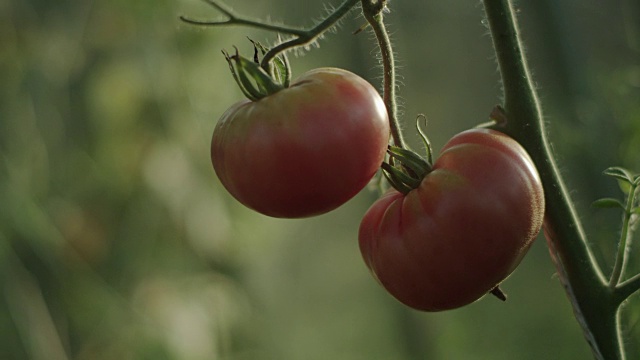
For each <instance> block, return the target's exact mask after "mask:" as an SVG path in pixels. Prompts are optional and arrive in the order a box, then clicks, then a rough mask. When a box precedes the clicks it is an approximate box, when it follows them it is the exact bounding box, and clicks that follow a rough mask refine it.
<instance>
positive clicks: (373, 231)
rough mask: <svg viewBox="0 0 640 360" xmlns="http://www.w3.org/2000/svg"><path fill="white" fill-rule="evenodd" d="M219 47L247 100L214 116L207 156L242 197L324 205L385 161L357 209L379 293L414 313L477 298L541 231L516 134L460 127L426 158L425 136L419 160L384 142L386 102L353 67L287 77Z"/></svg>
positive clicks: (528, 166)
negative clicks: (384, 183)
mask: <svg viewBox="0 0 640 360" xmlns="http://www.w3.org/2000/svg"><path fill="white" fill-rule="evenodd" d="M226 56H227V60H229V62H230V65H231V68H232V72H233V74H234V77H235V78H236V80H237V81H238V84H239V85H240V88H241V89H242V90H243V92H244V93H245V95H247V97H248V98H249V99H248V100H244V101H241V102H239V103H237V104H235V105H233V106H232V107H231V108H230V109H229V110H227V112H225V113H224V115H223V116H222V118H221V119H220V120H219V121H218V123H217V125H216V127H215V130H214V133H213V138H212V143H211V160H212V163H213V167H214V169H215V172H216V174H217V175H218V177H219V179H220V181H221V183H222V185H223V186H224V187H225V188H226V189H227V190H228V191H229V193H231V195H233V196H234V197H235V198H236V199H237V200H238V201H239V202H241V203H242V204H244V205H246V206H247V207H249V208H251V209H254V210H256V211H258V212H260V213H262V214H265V215H269V216H273V217H283V218H299V217H307V216H313V215H318V214H322V213H325V212H328V211H331V210H333V209H335V208H337V207H339V206H340V205H342V204H344V203H345V202H346V201H348V200H349V199H350V198H352V197H353V196H354V195H355V194H357V193H358V192H359V191H360V190H362V188H363V187H364V186H365V185H366V184H367V183H368V182H369V181H370V180H371V178H372V177H373V176H374V174H375V173H376V171H377V170H378V169H379V168H380V167H381V166H382V169H383V173H384V174H385V175H386V176H387V178H388V179H389V181H390V183H391V184H392V186H394V187H395V188H396V189H397V190H391V191H389V192H387V193H386V194H385V195H383V196H382V197H381V198H380V199H379V200H378V201H377V202H376V203H374V204H373V206H372V207H371V208H370V209H369V210H368V212H367V213H366V214H365V216H364V218H363V219H362V222H361V224H360V230H359V244H360V250H361V252H362V255H363V258H364V261H365V263H366V265H367V266H368V267H369V269H370V270H371V272H372V273H373V274H374V276H375V277H376V278H377V279H378V281H379V282H380V283H381V284H382V285H383V286H384V287H385V288H386V289H387V291H389V293H391V294H392V295H393V296H394V297H396V298H397V299H398V300H399V301H401V302H402V303H404V304H406V305H408V306H410V307H413V308H415V309H419V310H425V311H439V310H447V309H453V308H457V307H460V306H463V305H466V304H469V303H471V302H473V301H476V300H477V299H479V298H480V297H482V296H483V295H485V294H487V293H488V292H491V291H492V290H494V291H495V290H496V289H498V285H499V284H500V283H501V282H502V281H503V280H504V279H505V278H506V277H507V276H509V275H510V274H511V272H512V271H513V270H514V269H515V267H516V266H517V265H518V264H519V263H520V261H521V259H522V257H523V256H524V255H525V253H526V252H527V250H528V248H529V246H530V245H531V243H532V241H533V240H534V238H535V237H536V236H537V234H538V232H539V231H540V227H541V225H542V220H543V213H544V194H543V190H542V185H541V182H540V178H539V176H538V173H537V172H536V169H535V167H534V166H533V163H532V161H531V159H530V158H529V156H528V155H527V153H526V152H525V150H524V149H523V148H522V147H521V146H520V145H519V144H518V143H517V142H516V141H514V140H513V139H511V138H509V137H508V136H506V135H505V134H502V133H500V132H497V131H493V130H487V129H474V130H469V131H465V132H462V133H460V134H458V135H456V136H454V137H453V138H452V139H451V140H450V141H449V142H448V143H447V144H446V145H445V146H444V148H443V149H442V152H441V155H440V157H439V158H438V159H437V160H436V161H435V163H433V164H431V149H430V145H428V140H427V139H426V137H425V138H424V140H425V143H426V144H427V148H428V156H427V159H424V158H422V157H420V156H419V155H417V154H415V153H413V152H412V151H409V150H406V149H402V148H399V147H388V142H389V132H390V124H389V119H388V115H387V111H386V108H385V105H384V103H383V101H382V99H381V97H380V95H379V94H378V92H377V91H376V90H375V89H374V88H373V87H372V86H371V85H370V84H369V83H368V82H366V81H365V80H363V79H362V78H360V77H359V76H357V75H355V74H353V73H351V72H348V71H345V70H341V69H335V68H323V69H317V70H312V71H309V72H307V73H305V74H303V75H302V76H301V77H300V78H299V79H298V80H297V81H294V82H293V83H291V84H290V83H289V79H288V76H287V75H288V71H279V72H277V73H276V75H278V76H277V77H278V78H281V79H284V81H281V82H272V77H274V76H273V74H267V73H266V71H264V70H263V69H262V68H261V67H259V66H258V65H257V64H256V63H254V62H249V61H248V60H246V59H243V58H241V57H239V55H237V54H236V56H233V57H231V56H228V54H226ZM234 64H235V67H234ZM279 64H280V65H286V61H284V60H280V62H279ZM277 68H278V69H285V70H286V68H284V67H282V66H278V67H277ZM249 76H251V77H252V78H253V81H250V80H249ZM387 153H388V154H389V159H388V162H385V154H387Z"/></svg>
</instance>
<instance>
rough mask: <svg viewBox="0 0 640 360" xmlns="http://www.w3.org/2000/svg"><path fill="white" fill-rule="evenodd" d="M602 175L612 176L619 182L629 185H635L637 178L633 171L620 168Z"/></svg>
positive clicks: (609, 170)
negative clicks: (635, 178)
mask: <svg viewBox="0 0 640 360" xmlns="http://www.w3.org/2000/svg"><path fill="white" fill-rule="evenodd" d="M602 173H603V174H605V175H607V176H611V177H614V178H616V179H618V180H621V181H624V182H625V183H627V184H631V183H633V181H634V177H635V176H634V175H633V173H632V172H631V171H629V170H627V169H625V168H622V167H619V166H615V167H610V168H608V169H606V170H605V171H603V172H602Z"/></svg>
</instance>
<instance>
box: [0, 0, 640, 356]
mask: <svg viewBox="0 0 640 360" xmlns="http://www.w3.org/2000/svg"><path fill="white" fill-rule="evenodd" d="M230 4H231V5H233V6H234V7H235V8H237V10H238V11H241V12H243V13H246V14H251V15H254V16H256V17H258V16H259V17H263V18H264V17H266V16H271V17H273V19H275V20H278V21H283V22H286V23H289V24H293V25H299V26H309V25H311V24H312V19H318V18H319V17H321V16H322V14H324V6H325V4H323V3H322V2H320V1H317V2H313V3H307V2H301V1H291V0H269V1H260V2H255V1H249V0H243V1H237V3H236V2H231V1H230ZM334 5H335V4H334ZM391 6H392V12H391V13H390V14H389V15H388V20H389V22H390V25H389V27H390V29H391V31H392V32H393V38H394V40H395V43H396V50H397V52H398V54H399V64H400V66H401V69H400V73H401V75H402V78H403V86H402V88H401V96H402V98H403V99H402V102H403V114H404V118H405V121H406V123H407V124H412V122H413V119H414V118H415V116H416V114H418V113H426V114H427V115H428V116H429V119H430V123H429V131H430V136H431V137H432V141H433V143H434V146H435V148H436V149H437V148H439V147H440V146H441V145H442V144H443V143H444V142H445V141H446V139H447V138H449V137H450V136H451V135H453V134H454V133H456V132H458V131H461V130H463V129H465V128H468V127H471V126H474V125H475V124H477V123H480V122H483V121H485V120H486V118H487V116H488V113H489V111H490V110H491V108H492V107H493V105H494V104H495V103H496V102H498V100H499V91H500V87H499V83H498V74H497V73H496V70H495V69H496V65H495V63H494V61H493V59H492V57H493V55H492V49H491V41H490V38H489V37H488V36H487V35H486V33H487V30H486V28H485V27H483V25H482V8H481V6H479V5H478V6H474V5H473V4H471V3H469V2H448V1H429V2H426V1H424V2H411V4H409V2H404V3H403V2H397V3H395V2H392V3H391ZM639 7H640V5H639V4H638V2H637V1H633V0H615V1H610V2H601V1H595V0H588V1H578V0H569V1H562V2H556V1H553V0H544V1H542V0H541V1H536V2H523V4H522V9H521V12H520V15H521V18H522V21H523V32H524V35H525V40H526V41H527V43H528V45H529V55H530V60H531V64H532V67H533V68H534V70H535V73H536V78H537V79H538V82H539V83H538V85H539V87H540V93H541V95H542V100H543V102H544V105H545V110H546V115H547V119H548V122H549V125H550V136H551V139H552V141H553V144H554V147H555V150H556V152H557V154H558V156H559V161H560V163H561V164H562V169H563V172H564V174H565V175H566V176H567V179H568V183H569V186H570V188H571V189H573V191H572V195H573V196H574V197H575V200H576V201H577V204H578V206H579V209H580V213H581V215H582V218H583V219H584V220H585V225H586V228H587V230H588V232H589V234H590V235H591V236H592V237H591V242H592V243H593V244H594V246H595V247H596V250H597V255H598V257H599V258H600V259H602V261H605V262H606V264H607V266H608V267H607V269H608V268H610V266H611V262H610V259H612V258H613V247H614V245H615V241H616V238H617V231H618V230H617V229H618V226H619V221H620V216H619V214H615V213H613V212H611V213H609V212H603V211H595V210H593V209H590V208H589V207H588V206H589V204H590V203H591V201H593V200H595V199H597V198H600V197H605V196H614V195H616V194H617V192H618V191H619V190H618V189H617V188H616V185H615V183H613V182H612V181H610V180H609V179H607V178H606V177H604V176H602V175H601V171H602V170H603V169H605V168H607V167H609V166H613V165H620V166H624V167H628V168H631V169H635V170H640V157H639V156H638V154H640V121H639V120H640V102H639V101H638V99H640V56H639V55H640V54H639V53H640V17H639V15H638V14H640V8H639ZM179 14H189V15H191V16H194V17H196V16H197V17H201V18H215V17H216V16H218V14H216V13H215V11H214V10H213V9H212V8H211V7H208V6H207V5H206V4H204V3H203V2H200V1H196V0H180V1H168V0H160V1H159V0H155V1H150V0H138V1H124V0H112V1H91V0H84V1H83V0H62V1H56V2H51V1H44V0H9V1H8V2H6V1H5V2H2V3H0V44H2V45H0V76H1V78H2V86H0V91H1V94H0V95H1V96H0V152H1V157H0V276H1V282H0V283H1V285H2V287H1V289H0V290H1V293H0V334H1V337H0V358H2V359H48V360H55V359H82V360H84V359H123V360H124V359H185V360H190V359H193V360H196V359H282V360H287V359H308V360H314V359H367V360H373V359H399V360H402V359H427V358H428V359H513V360H526V359H585V358H589V357H590V355H589V354H590V353H589V349H588V347H587V345H586V343H585V342H584V341H583V338H582V334H581V331H580V328H579V326H578V325H577V323H576V322H575V320H574V318H573V316H572V312H571V308H570V306H569V303H568V301H567V300H566V298H565V295H564V293H563V290H562V289H561V286H560V285H559V282H558V279H557V277H556V276H555V275H554V272H555V270H554V269H553V267H552V265H551V262H550V260H549V257H548V255H547V253H546V247H545V244H544V241H543V240H542V239H540V241H538V242H537V243H536V244H535V245H534V247H533V249H532V250H531V252H530V255H529V256H528V257H527V258H526V259H525V260H524V262H523V264H522V266H521V267H520V268H519V269H518V270H517V271H516V272H515V273H514V275H513V276H512V277H511V278H510V279H509V280H507V282H506V283H505V284H504V288H505V290H506V291H507V292H508V294H509V296H510V300H509V301H508V302H506V303H500V302H498V301H496V300H494V299H492V298H487V299H483V300H481V301H479V302H477V303H474V304H472V305H470V306H468V307H465V308H463V309H459V310H455V311H450V312H445V313H435V314H425V313H417V312H414V311H411V310H407V309H405V308H404V307H402V306H401V305H399V304H398V303H397V302H395V301H394V300H393V299H391V298H390V297H389V296H388V295H387V294H386V293H385V292H384V291H382V289H381V288H380V287H379V286H378V285H377V284H376V283H375V281H374V280H373V279H372V278H371V276H370V275H369V274H368V272H367V271H366V268H365V266H364V264H363V263H362V261H361V259H360V257H359V256H360V255H359V251H358V248H357V228H358V221H359V218H360V217H361V216H362V214H363V213H364V211H365V210H366V208H367V207H368V206H369V204H371V203H372V201H373V200H374V199H375V193H374V192H369V191H363V193H361V194H360V195H358V196H357V197H356V198H355V199H353V200H352V201H350V202H349V203H348V204H346V205H345V206H344V207H342V208H340V209H338V210H336V211H335V212H332V213H330V214H326V215H323V216H320V217H317V218H312V219H306V220H295V221H292V220H278V219H271V218H267V217H264V216H261V215H259V214H256V213H253V212H251V211H250V210H247V209H244V208H242V207H241V206H240V205H238V204H237V203H236V202H235V201H234V200H233V199H231V198H230V197H229V196H228V195H227V194H226V193H225V191H224V189H223V188H222V187H221V185H220V183H219V182H218V181H217V179H216V177H215V175H214V174H213V171H212V169H211V166H210V164H209V141H210V136H211V132H212V130H213V127H214V125H215V122H216V120H217V118H218V116H219V115H220V114H221V113H222V112H223V111H224V110H225V108H226V107H228V106H229V105H231V104H232V103H233V102H235V101H237V100H239V99H240V98H241V94H240V92H239V90H238V89H236V86H235V85H234V82H233V80H232V79H231V77H230V75H229V74H228V68H227V65H226V64H225V62H224V59H223V57H222V56H221V54H220V53H219V51H220V50H221V49H222V48H227V49H229V48H231V46H232V45H238V46H239V47H240V49H241V50H242V51H243V52H245V53H248V52H250V51H251V48H250V45H249V43H248V41H247V40H246V36H250V37H252V38H255V39H257V40H263V39H264V40H271V41H273V40H274V36H273V34H266V33H264V32H260V31H257V30H255V29H244V28H242V29H240V28H237V27H234V28H227V29H215V30H212V29H198V28H194V27H191V26H188V25H184V24H181V23H179V21H178V20H177V16H178V15H179ZM362 23H363V19H362V18H361V17H358V16H355V15H351V16H350V17H349V18H348V19H347V20H346V21H344V22H343V24H342V28H341V29H340V31H339V33H338V34H333V33H331V34H328V35H327V37H326V39H324V40H323V41H322V42H321V43H320V44H321V47H320V48H319V49H313V50H312V51H311V52H308V53H307V54H306V56H304V57H295V58H293V59H292V63H293V66H294V67H295V68H294V71H295V73H297V74H299V73H302V72H303V71H305V70H308V69H310V68H313V67H318V66H340V67H343V68H347V69H350V70H352V71H355V72H357V73H359V74H361V75H362V76H364V77H366V78H368V79H369V80H371V81H372V82H373V83H378V82H379V81H380V72H379V68H378V64H377V59H376V55H375V54H376V51H375V46H374V42H372V41H371V36H368V35H366V34H362V35H359V36H352V35H350V32H351V31H352V30H355V29H357V28H358V27H359V26H360V25H362ZM412 129H413V127H412V126H410V125H407V126H406V132H407V136H408V137H410V138H414V141H415V144H416V146H417V144H418V141H417V137H415V136H414V135H415V134H414V131H413V130H412ZM636 238H637V237H636ZM637 241H640V239H639V240H637ZM637 241H636V242H637ZM636 245H637V244H636ZM637 249H638V247H635V248H634V252H635V253H636V254H637V253H638V251H637ZM635 259H636V260H635V261H634V262H632V263H631V269H630V272H638V271H640V256H635ZM637 300H638V296H636V298H635V299H633V301H631V302H630V303H629V306H628V307H627V308H626V311H625V316H624V324H625V328H624V332H625V336H626V340H627V346H628V347H629V351H630V353H631V354H638V353H640V348H639V346H640V344H639V343H640V342H639V341H638V339H640V325H638V323H639V322H640V310H639V308H640V306H638V301H637Z"/></svg>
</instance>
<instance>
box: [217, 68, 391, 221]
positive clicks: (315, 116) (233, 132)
mask: <svg viewBox="0 0 640 360" xmlns="http://www.w3.org/2000/svg"><path fill="white" fill-rule="evenodd" d="M388 140H389V121H388V117H387V112H386V109H385V106H384V103H383V101H382V99H381V97H380V95H379V94H378V92H377V91H376V90H375V89H374V88H373V86H371V85H370V84H369V83H368V82H366V81H365V80H364V79H362V78H360V77H359V76H357V75H355V74H353V73H351V72H348V71H346V70H342V69H335V68H324V69H316V70H312V71H309V72H307V73H305V74H303V75H302V76H301V77H300V78H298V80H297V81H295V82H293V83H292V84H291V86H290V87H288V88H285V89H283V90H280V91H278V92H276V93H274V94H271V95H268V96H266V97H265V98H262V99H260V100H258V101H249V100H245V101H241V102H240V103H237V104H236V105H234V106H233V107H231V108H230V109H229V110H227V112H226V113H225V114H224V115H223V116H222V118H221V119H220V120H219V122H218V124H217V125H216V128H215V130H214V133H213V139H212V144H211V160H212V163H213V167H214V169H215V171H216V174H217V175H218V177H219V178H220V181H221V182H222V184H223V185H224V187H225V188H226V189H227V190H228V191H229V192H230V193H231V194H232V195H233V196H234V197H235V198H236V199H237V200H238V201H240V202H241V203H243V204H244V205H246V206H248V207H249V208H252V209H254V210H256V211H258V212H260V213H262V214H265V215H269V216H273V217H284V218H300V217H307V216H312V215H318V214H321V213H324V212H327V211H330V210H333V209H335V208H337V207H338V206H340V205H342V204H343V203H345V202H346V201H347V200H349V199H350V198H352V197H353V196H354V195H356V194H357V193H358V192H359V191H360V190H362V188H363V187H364V186H365V185H366V184H367V183H368V182H369V180H370V179H371V178H372V177H373V175H374V174H375V173H376V171H377V169H378V168H379V167H380V164H381V163H382V161H383V159H384V154H385V151H386V149H387V143H388Z"/></svg>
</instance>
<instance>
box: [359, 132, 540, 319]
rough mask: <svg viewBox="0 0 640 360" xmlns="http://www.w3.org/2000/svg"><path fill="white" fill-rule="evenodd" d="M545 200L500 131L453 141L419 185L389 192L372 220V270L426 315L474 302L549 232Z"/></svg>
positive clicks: (363, 232)
mask: <svg viewBox="0 0 640 360" xmlns="http://www.w3.org/2000/svg"><path fill="white" fill-rule="evenodd" d="M543 216H544V193H543V189H542V184H541V182H540V177H539V175H538V173H537V171H536V169H535V167H534V165H533V162H532V161H531V158H530V157H529V156H528V154H527V153H526V152H525V150H524V149H523V148H522V147H521V146H520V145H519V144H518V143H517V142H516V141H515V140H513V139H511V138H509V137H508V136H506V135H504V134H502V133H500V132H497V131H493V130H487V129H473V130H468V131H465V132H462V133H460V134H458V135H456V136H454V137H453V138H452V139H451V140H450V141H449V142H448V143H447V144H446V145H445V146H444V148H443V150H442V152H441V155H440V157H439V158H438V159H437V160H436V161H435V163H434V164H433V170H432V171H431V172H430V173H428V174H427V175H426V176H425V177H424V178H423V180H422V181H421V182H420V184H419V186H418V187H417V188H415V189H413V190H411V191H410V192H408V193H407V194H406V195H403V194H402V193H400V192H398V191H395V190H391V191H390V192H388V193H386V194H385V195H383V196H382V197H381V198H380V199H378V200H377V201H376V202H375V203H374V204H373V205H372V206H371V208H370V209H369V210H368V212H367V213H366V214H365V216H364V218H363V220H362V223H361V224H360V230H359V244H360V250H361V252H362V256H363V258H364V261H365V263H366V265H367V266H368V267H369V268H370V270H371V271H372V273H373V274H374V276H375V277H376V278H377V280H378V281H379V282H380V283H381V284H382V285H383V286H384V287H385V288H386V289H387V291H388V292H389V293H391V294H392V295H393V296H394V297H395V298H397V299H398V300H399V301H401V302H402V303H404V304H406V305H408V306H410V307H412V308H415V309H418V310H424V311H440V310H447V309H454V308H458V307H461V306H464V305H467V304H469V303H472V302H474V301H476V300H478V299H479V298H481V297H482V296H483V295H485V294H487V293H488V292H489V291H491V290H492V289H493V288H495V287H496V286H497V285H499V284H500V283H501V282H502V281H503V280H504V279H505V278H507V276H509V274H511V272H512V271H513V270H514V269H515V268H516V266H517V265H518V264H519V263H520V261H521V260H522V258H523V256H524V255H525V253H526V252H527V250H528V248H529V247H530V245H531V243H532V242H533V240H534V239H535V238H536V236H537V234H538V233H539V231H540V227H541V225H542V220H543Z"/></svg>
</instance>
